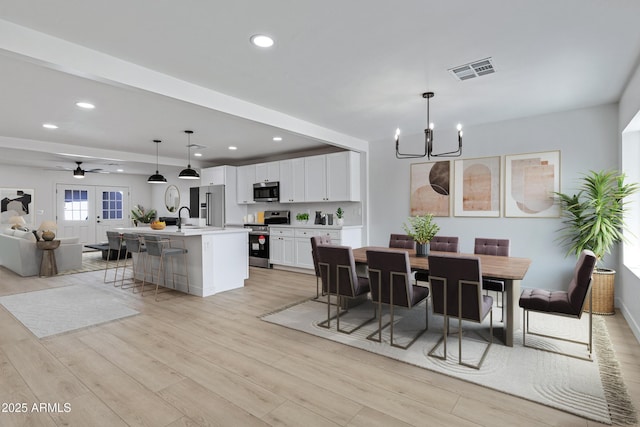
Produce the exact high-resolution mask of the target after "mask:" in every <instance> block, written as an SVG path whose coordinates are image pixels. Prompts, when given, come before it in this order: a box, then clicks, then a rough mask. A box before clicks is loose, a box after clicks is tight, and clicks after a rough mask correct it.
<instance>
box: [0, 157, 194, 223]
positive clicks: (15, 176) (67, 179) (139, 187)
mask: <svg viewBox="0 0 640 427" xmlns="http://www.w3.org/2000/svg"><path fill="white" fill-rule="evenodd" d="M56 184H83V185H114V186H122V187H129V191H130V194H131V197H130V205H131V206H133V205H134V204H141V205H143V206H144V207H145V208H153V209H157V208H158V207H160V206H162V207H163V206H164V190H162V197H161V198H158V199H157V203H156V201H155V200H154V198H152V193H151V189H150V187H151V184H147V177H146V176H145V177H143V176H139V175H126V174H108V175H107V174H98V173H96V174H93V173H87V174H86V175H85V178H84V179H83V180H78V179H75V178H73V176H72V172H71V171H48V170H42V169H37V168H28V167H22V166H7V165H3V166H2V168H0V187H6V188H28V189H34V198H35V200H34V210H35V211H36V217H35V225H36V226H37V225H39V224H40V223H41V222H42V220H46V219H55V216H56V196H55V192H56ZM187 195H188V192H187ZM187 202H188V200H187ZM160 203H162V205H160Z"/></svg>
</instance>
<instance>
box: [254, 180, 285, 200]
mask: <svg viewBox="0 0 640 427" xmlns="http://www.w3.org/2000/svg"><path fill="white" fill-rule="evenodd" d="M253 201H254V202H279V201H280V183H279V182H277V181H274V182H258V183H257V184H253Z"/></svg>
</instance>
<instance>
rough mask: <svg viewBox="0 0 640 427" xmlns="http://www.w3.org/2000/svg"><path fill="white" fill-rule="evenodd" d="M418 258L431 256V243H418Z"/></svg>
mask: <svg viewBox="0 0 640 427" xmlns="http://www.w3.org/2000/svg"><path fill="white" fill-rule="evenodd" d="M416 256H417V257H421V258H424V257H427V256H429V243H418V242H416Z"/></svg>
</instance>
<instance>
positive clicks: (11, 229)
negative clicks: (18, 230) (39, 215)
mask: <svg viewBox="0 0 640 427" xmlns="http://www.w3.org/2000/svg"><path fill="white" fill-rule="evenodd" d="M14 232H15V230H14V229H13V228H7V229H5V230H4V234H6V235H7V236H13V233H14Z"/></svg>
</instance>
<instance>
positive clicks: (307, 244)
mask: <svg viewBox="0 0 640 427" xmlns="http://www.w3.org/2000/svg"><path fill="white" fill-rule="evenodd" d="M295 243H296V267H300V268H314V266H313V257H312V256H311V238H308V239H305V238H296V239H295Z"/></svg>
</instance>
